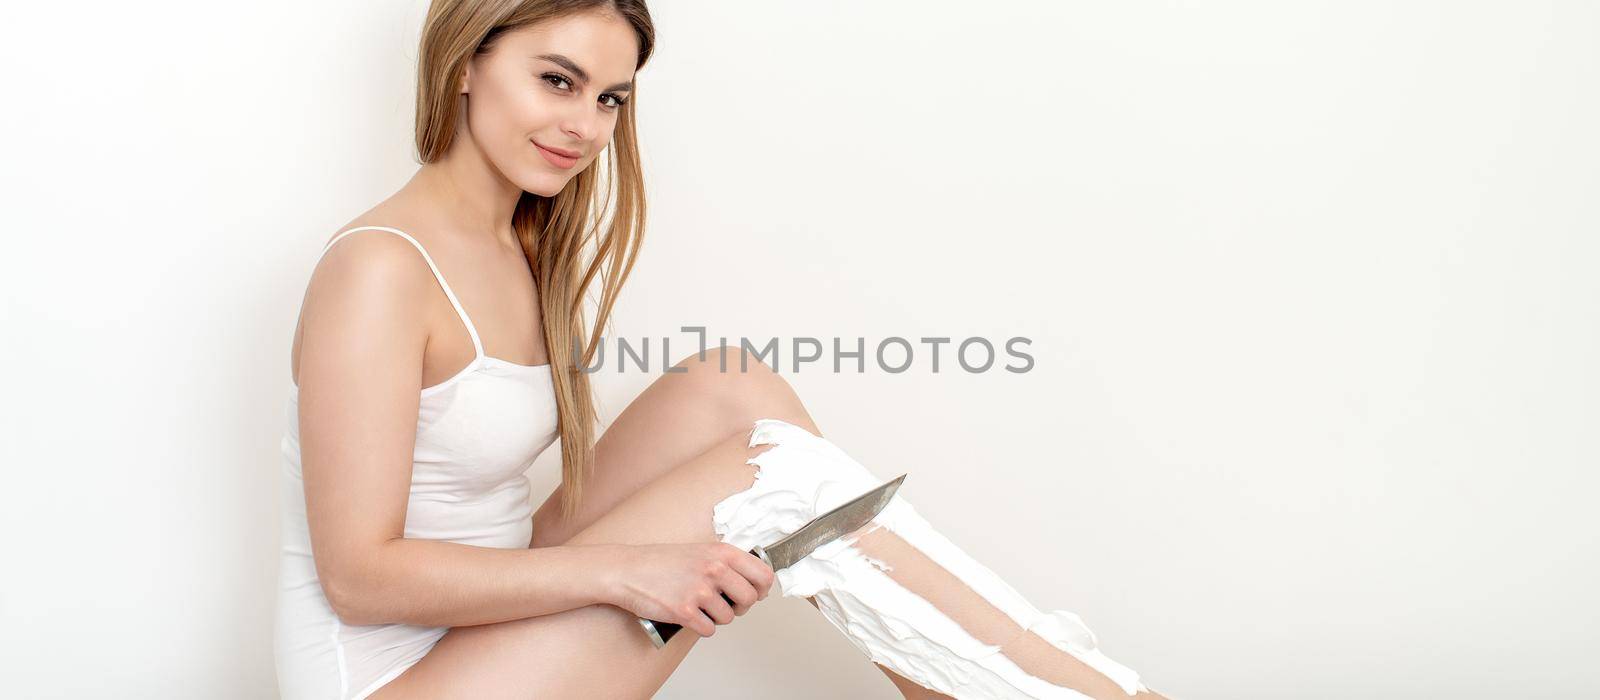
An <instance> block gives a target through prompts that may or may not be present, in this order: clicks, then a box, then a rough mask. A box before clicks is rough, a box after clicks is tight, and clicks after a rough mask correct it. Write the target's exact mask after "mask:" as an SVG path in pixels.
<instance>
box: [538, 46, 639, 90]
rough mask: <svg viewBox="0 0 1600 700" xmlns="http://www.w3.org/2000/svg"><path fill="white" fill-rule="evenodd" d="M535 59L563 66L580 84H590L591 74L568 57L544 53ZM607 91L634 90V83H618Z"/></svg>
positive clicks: (629, 81) (630, 81)
mask: <svg viewBox="0 0 1600 700" xmlns="http://www.w3.org/2000/svg"><path fill="white" fill-rule="evenodd" d="M534 58H542V59H544V60H546V61H549V62H551V63H554V64H556V65H558V66H561V67H562V68H565V69H567V70H570V71H572V72H573V73H574V74H575V75H577V76H578V82H580V83H588V82H589V73H588V71H585V70H584V69H582V68H580V67H578V64H577V63H574V62H573V61H572V59H570V58H567V57H566V56H563V55H561V54H558V53H542V54H539V55H538V56H534ZM606 90H633V81H632V80H628V81H624V82H620V83H617V84H616V85H612V86H611V87H608V88H606Z"/></svg>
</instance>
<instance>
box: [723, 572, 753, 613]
mask: <svg viewBox="0 0 1600 700" xmlns="http://www.w3.org/2000/svg"><path fill="white" fill-rule="evenodd" d="M717 583H718V584H720V585H721V586H722V593H723V594H724V595H726V596H728V598H729V599H730V600H732V601H733V612H734V614H735V615H743V614H745V613H747V612H749V611H750V606H752V605H755V604H756V600H758V599H759V597H760V596H759V594H758V593H756V588H755V586H752V585H750V582H749V581H746V580H745V578H744V574H741V573H740V572H738V571H736V570H734V569H728V570H727V571H724V572H723V573H722V575H721V576H719V577H718V580H717Z"/></svg>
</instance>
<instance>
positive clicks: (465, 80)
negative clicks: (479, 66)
mask: <svg viewBox="0 0 1600 700" xmlns="http://www.w3.org/2000/svg"><path fill="white" fill-rule="evenodd" d="M471 84H472V62H471V61H468V62H467V67H466V68H465V69H464V70H462V71H461V87H460V90H461V93H460V94H463V95H465V94H467V93H469V92H471V90H469V89H467V86H468V85H471Z"/></svg>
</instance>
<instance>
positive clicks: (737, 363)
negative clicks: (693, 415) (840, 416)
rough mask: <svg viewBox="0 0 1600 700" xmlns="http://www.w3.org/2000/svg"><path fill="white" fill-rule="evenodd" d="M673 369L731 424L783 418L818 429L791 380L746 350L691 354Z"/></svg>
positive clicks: (736, 348) (718, 349)
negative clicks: (720, 411)
mask: <svg viewBox="0 0 1600 700" xmlns="http://www.w3.org/2000/svg"><path fill="white" fill-rule="evenodd" d="M674 367H675V368H681V370H680V369H674V370H673V372H675V373H678V374H679V376H680V377H681V381H683V382H685V383H688V384H689V385H691V391H693V392H694V393H696V394H697V395H700V396H702V397H704V398H706V399H709V400H711V401H714V402H715V403H716V404H717V405H718V406H719V407H720V408H722V409H723V410H725V411H727V412H728V414H729V417H730V420H733V421H735V422H737V423H749V422H751V421H754V420H755V419H757V418H781V419H784V420H789V421H791V422H795V421H798V422H800V423H804V424H807V425H808V427H810V428H812V429H815V426H814V425H809V424H810V423H811V418H810V416H809V415H807V414H806V412H805V408H804V405H803V404H802V403H801V401H800V397H799V395H798V394H797V393H795V390H794V387H792V386H790V384H789V382H788V380H785V379H784V378H783V377H781V376H779V375H778V373H777V372H774V371H773V370H772V368H771V367H768V366H767V365H766V363H765V362H762V360H761V358H760V357H759V356H757V355H755V354H754V353H751V352H750V351H748V350H746V349H744V348H738V347H732V346H723V347H718V348H709V349H707V350H705V351H704V352H697V353H693V354H690V355H689V356H688V357H685V358H684V359H682V360H680V361H679V362H678V363H677V364H676V365H674Z"/></svg>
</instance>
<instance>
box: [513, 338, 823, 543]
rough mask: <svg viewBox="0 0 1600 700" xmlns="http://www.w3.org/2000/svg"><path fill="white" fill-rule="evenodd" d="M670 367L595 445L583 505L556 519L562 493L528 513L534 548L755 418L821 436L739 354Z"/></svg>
mask: <svg viewBox="0 0 1600 700" xmlns="http://www.w3.org/2000/svg"><path fill="white" fill-rule="evenodd" d="M741 356H743V360H744V367H743V368H741V366H740V364H741ZM674 368H675V369H681V370H682V371H681V372H679V371H673V372H669V373H666V374H663V375H661V376H660V377H658V378H656V380H655V381H654V382H652V383H651V384H650V386H648V387H646V388H645V390H644V391H643V392H641V393H640V394H639V396H638V397H636V398H635V399H634V400H633V402H632V403H630V404H628V407H627V408H626V409H624V410H623V411H622V414H621V415H619V416H617V419H616V420H615V421H613V422H612V423H611V426H610V427H609V428H607V429H606V431H605V433H604V434H603V435H601V436H600V438H599V439H598V440H596V441H595V460H594V465H593V467H592V469H591V471H590V476H589V479H588V480H587V481H585V482H584V486H583V502H582V504H581V505H580V506H579V507H578V509H577V511H576V512H574V513H573V514H572V517H571V518H570V519H568V520H566V521H562V519H561V498H562V495H563V489H562V488H561V487H558V488H556V489H555V491H553V492H552V493H551V494H550V496H549V497H548V498H547V499H545V502H544V504H543V505H542V506H540V507H539V509H538V511H537V512H536V513H535V514H534V518H533V524H534V527H533V531H534V532H533V546H535V547H548V546H552V545H557V544H561V543H563V542H566V541H567V538H569V537H571V536H572V535H573V533H576V532H578V531H579V530H582V529H584V528H585V527H588V526H589V525H590V524H591V523H593V522H595V521H596V520H597V519H599V517H600V516H601V515H602V514H604V513H606V512H607V511H610V510H611V509H612V508H614V507H616V505H617V504H618V503H621V502H622V500H623V499H624V498H627V497H628V496H630V495H632V494H633V493H634V492H635V491H638V490H639V489H640V488H641V487H643V486H644V485H645V484H648V483H650V482H651V481H654V480H655V479H656V478H658V477H660V476H661V475H662V474H665V473H667V472H668V471H670V470H671V469H673V468H674V467H676V466H677V465H680V464H683V463H684V462H686V461H688V460H690V459H692V458H693V457H694V456H695V455H698V454H700V453H701V452H704V451H705V450H706V449H707V448H709V447H711V445H712V444H714V443H715V442H716V441H717V440H719V439H721V438H722V437H723V436H725V435H727V434H728V433H729V432H732V431H735V430H740V429H746V430H747V429H749V427H750V425H751V424H752V423H753V422H754V421H755V419H757V418H780V419H783V420H786V421H789V422H790V423H793V424H795V425H798V426H800V427H803V428H806V429H807V430H810V431H812V432H814V433H818V434H820V432H821V431H819V430H817V426H816V424H815V423H813V422H812V420H811V416H810V415H808V414H807V413H806V409H805V406H804V405H803V404H802V403H801V401H800V398H799V397H798V396H797V395H795V392H794V389H793V388H792V387H790V386H789V383H788V381H786V380H784V379H783V378H782V377H781V376H778V375H777V374H776V373H774V372H773V371H772V370H771V369H769V368H768V367H767V366H766V365H764V364H762V363H761V362H759V361H758V360H756V359H755V358H754V357H753V356H751V355H749V354H748V353H743V352H742V351H741V350H740V349H738V348H712V349H709V350H707V351H706V352H705V354H704V356H703V357H701V356H700V355H699V354H698V353H691V354H690V355H689V356H688V357H686V358H684V359H683V360H681V361H679V362H678V363H677V364H676V365H674Z"/></svg>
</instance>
